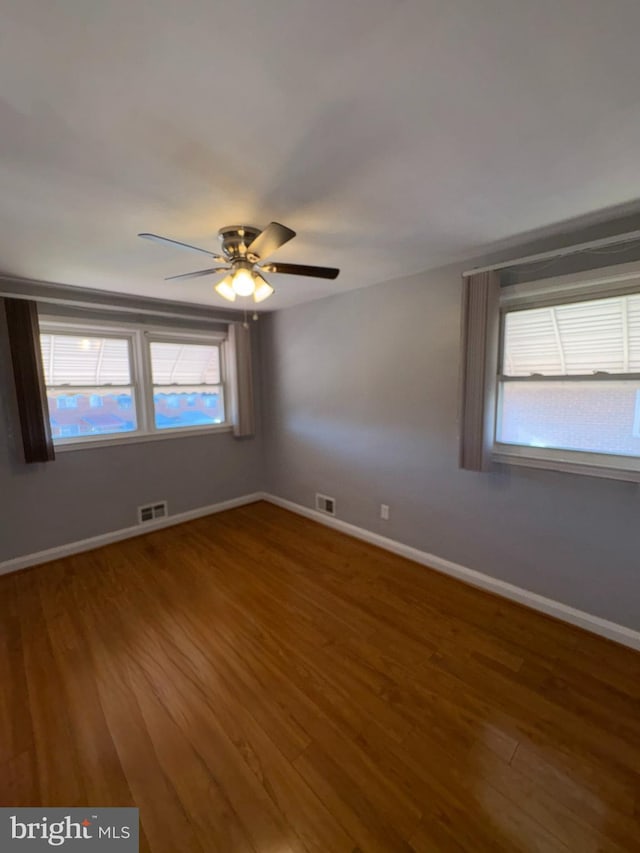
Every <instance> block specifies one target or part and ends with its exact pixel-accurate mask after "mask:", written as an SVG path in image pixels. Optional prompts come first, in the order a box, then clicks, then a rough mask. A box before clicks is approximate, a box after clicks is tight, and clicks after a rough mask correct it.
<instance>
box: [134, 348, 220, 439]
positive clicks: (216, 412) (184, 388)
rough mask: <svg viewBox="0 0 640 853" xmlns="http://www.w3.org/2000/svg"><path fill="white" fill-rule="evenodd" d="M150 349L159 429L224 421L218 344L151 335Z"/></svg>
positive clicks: (154, 402) (155, 420)
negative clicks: (153, 336) (152, 336)
mask: <svg viewBox="0 0 640 853" xmlns="http://www.w3.org/2000/svg"><path fill="white" fill-rule="evenodd" d="M149 350H150V356H151V377H152V381H153V418H154V425H155V428H156V429H162V430H165V429H181V428H184V427H197V426H209V425H213V424H221V423H223V422H224V395H223V388H222V379H221V364H220V361H221V358H220V346H219V345H218V344H216V343H205V342H200V343H198V342H194V341H189V340H184V339H182V340H178V341H176V340H172V339H166V338H152V339H151V340H150V341H149Z"/></svg>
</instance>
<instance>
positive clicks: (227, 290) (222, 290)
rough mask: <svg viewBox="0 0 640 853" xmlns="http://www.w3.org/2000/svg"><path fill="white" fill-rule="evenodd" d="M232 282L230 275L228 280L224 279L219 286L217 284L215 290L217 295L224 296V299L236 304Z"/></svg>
mask: <svg viewBox="0 0 640 853" xmlns="http://www.w3.org/2000/svg"><path fill="white" fill-rule="evenodd" d="M231 282H232V278H231V276H230V275H228V276H227V277H226V278H223V279H222V281H221V282H220V283H219V284H216V286H215V287H214V290H215V292H216V293H218V294H219V295H220V296H222V298H223V299H228V300H229V302H235V301H236V292H235V290H234V289H233V287H232V286H231Z"/></svg>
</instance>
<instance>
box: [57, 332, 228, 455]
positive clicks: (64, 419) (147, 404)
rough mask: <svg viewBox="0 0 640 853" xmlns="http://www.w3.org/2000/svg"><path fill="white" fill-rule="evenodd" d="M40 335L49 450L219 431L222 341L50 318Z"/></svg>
mask: <svg viewBox="0 0 640 853" xmlns="http://www.w3.org/2000/svg"><path fill="white" fill-rule="evenodd" d="M40 330H41V334H40V344H41V349H42V358H43V368H44V373H45V383H46V387H47V399H48V403H49V420H50V423H51V429H52V434H53V439H54V442H55V443H56V444H57V445H65V444H70V445H71V444H79V443H87V442H92V443H97V442H100V441H103V442H104V441H109V440H111V441H113V440H114V439H118V440H127V439H129V440H131V439H132V438H134V439H135V438H137V439H140V438H142V437H145V438H149V437H154V436H160V435H167V434H171V431H172V430H181V431H185V430H192V431H193V430H203V429H204V430H207V429H212V428H216V427H218V428H219V427H220V426H224V425H225V423H226V418H225V395H224V358H223V353H222V346H223V342H224V337H223V335H221V334H219V333H209V334H202V333H198V334H195V333H193V334H192V333H186V332H185V333H183V332H173V331H171V332H169V331H167V332H162V331H155V330H153V331H148V330H145V329H143V328H139V327H133V326H131V327H128V326H121V327H115V326H114V327H112V326H96V327H90V328H89V327H86V326H82V325H80V324H79V323H78V322H76V321H59V320H53V319H51V320H47V319H43V320H41V322H40Z"/></svg>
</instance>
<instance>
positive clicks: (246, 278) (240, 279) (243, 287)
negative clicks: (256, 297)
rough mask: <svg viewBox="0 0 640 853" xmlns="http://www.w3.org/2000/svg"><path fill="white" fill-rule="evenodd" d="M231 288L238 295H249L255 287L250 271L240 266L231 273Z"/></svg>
mask: <svg viewBox="0 0 640 853" xmlns="http://www.w3.org/2000/svg"><path fill="white" fill-rule="evenodd" d="M232 286H233V290H234V292H235V293H236V294H237V295H238V296H251V295H252V294H253V292H254V290H255V289H256V285H255V282H254V280H253V275H252V274H251V271H250V270H248V269H245V268H244V267H240V268H239V269H237V270H236V271H235V272H234V274H233V285H232Z"/></svg>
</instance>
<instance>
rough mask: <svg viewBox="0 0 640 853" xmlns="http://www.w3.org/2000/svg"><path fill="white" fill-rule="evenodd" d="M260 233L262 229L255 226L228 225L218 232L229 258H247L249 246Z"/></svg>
mask: <svg viewBox="0 0 640 853" xmlns="http://www.w3.org/2000/svg"><path fill="white" fill-rule="evenodd" d="M260 233H261V229H260V228H256V227H255V226H254V225H226V226H225V227H224V228H221V229H220V230H219V231H218V239H219V240H220V245H221V246H222V251H223V252H224V254H225V255H226V257H227V258H230V259H234V258H247V246H250V245H251V243H252V242H253V241H254V240H255V238H256V237H257V236H258V234H260ZM249 260H252V259H251V258H249ZM255 260H257V258H255Z"/></svg>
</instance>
